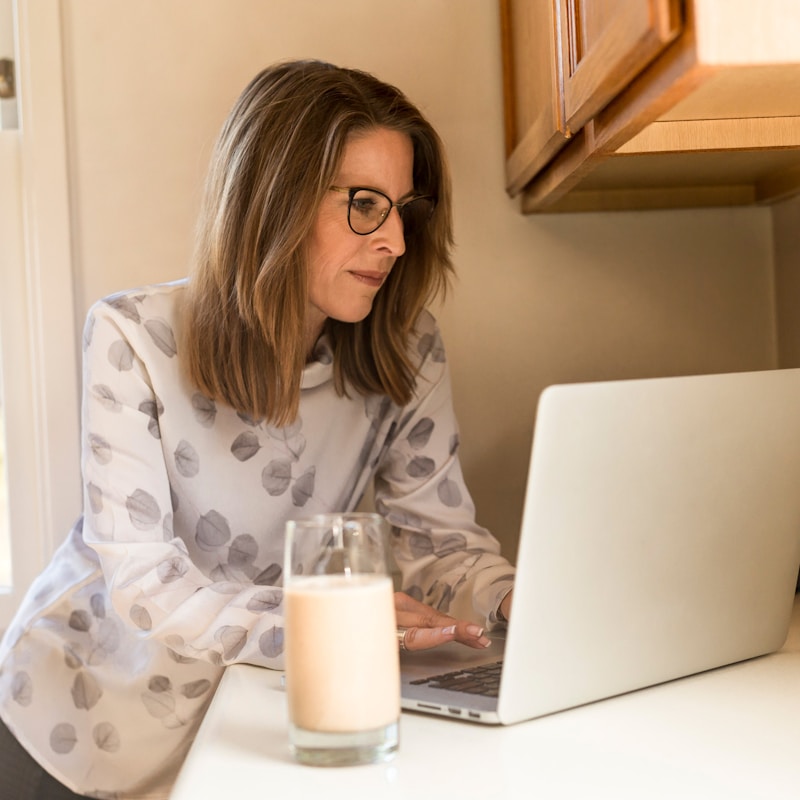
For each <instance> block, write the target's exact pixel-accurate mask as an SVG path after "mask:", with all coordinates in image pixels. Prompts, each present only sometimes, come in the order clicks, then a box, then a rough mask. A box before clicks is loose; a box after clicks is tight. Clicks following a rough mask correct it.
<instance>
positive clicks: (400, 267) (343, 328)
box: [183, 61, 452, 424]
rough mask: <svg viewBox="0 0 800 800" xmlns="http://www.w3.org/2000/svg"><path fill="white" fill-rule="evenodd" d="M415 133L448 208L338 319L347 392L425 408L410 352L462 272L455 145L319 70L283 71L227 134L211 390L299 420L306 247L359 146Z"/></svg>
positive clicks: (242, 405)
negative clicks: (455, 240) (379, 283)
mask: <svg viewBox="0 0 800 800" xmlns="http://www.w3.org/2000/svg"><path fill="white" fill-rule="evenodd" d="M375 128H389V129H391V130H395V131H399V132H402V133H405V134H407V135H408V136H409V138H410V139H411V142H412V144H413V149H414V167H413V169H414V175H413V178H414V191H415V192H416V193H418V194H425V195H430V196H431V197H433V198H435V200H436V206H435V210H434V212H433V216H432V217H431V220H430V222H429V224H428V225H427V226H422V227H420V228H419V229H418V230H414V231H409V233H408V234H407V236H406V251H405V253H404V254H403V255H402V256H400V257H399V258H398V260H397V263H396V266H395V268H394V269H393V270H392V271H391V274H390V276H389V278H388V280H387V281H386V283H385V284H384V286H383V287H382V288H381V290H380V292H378V295H377V296H376V298H375V301H374V304H373V309H372V311H371V312H370V314H369V315H368V316H367V317H366V318H365V319H364V320H362V321H361V322H358V323H342V322H338V321H336V320H332V319H329V320H328V321H327V322H326V331H327V333H328V335H329V337H330V340H331V344H332V347H333V352H334V376H335V378H334V380H335V385H336V390H337V391H338V392H339V393H340V394H345V393H346V392H347V388H348V387H352V388H353V389H354V390H356V391H357V392H360V393H362V394H371V393H377V394H385V395H388V396H389V397H390V398H391V399H392V400H393V401H394V402H396V403H398V404H400V405H403V404H405V403H408V402H409V400H410V399H411V396H412V393H413V391H414V385H415V370H414V367H413V364H412V362H411V361H410V359H409V356H408V338H409V335H410V333H411V332H412V330H413V325H414V322H415V320H416V318H417V315H418V314H419V312H420V311H421V310H422V308H423V307H424V306H425V305H426V304H427V303H428V302H429V301H430V300H431V299H432V298H433V297H434V296H436V295H437V294H438V293H440V292H442V293H443V292H444V291H445V289H446V287H447V282H448V277H449V273H450V272H451V270H452V264H451V261H450V248H451V246H452V219H451V204H450V180H449V175H448V171H447V166H446V163H445V158H444V152H443V148H442V144H441V141H440V139H439V137H438V135H437V134H436V132H435V131H434V129H433V128H432V127H431V125H430V124H429V123H428V122H427V120H426V119H425V118H424V117H423V116H422V114H421V113H420V112H419V111H418V109H417V108H415V107H414V105H412V104H411V103H410V102H409V101H408V100H407V99H406V97H405V96H404V95H403V94H402V93H401V92H400V91H399V90H398V89H396V88H395V87H393V86H390V85H387V84H385V83H383V82H381V81H379V80H377V79H376V78H375V77H373V76H372V75H369V74H367V73H365V72H361V71H357V70H352V69H343V68H339V67H335V66H333V65H330V64H326V63H324V62H319V61H293V62H287V63H281V64H277V65H275V66H272V67H269V68H267V69H265V70H263V71H262V72H261V73H259V74H258V75H257V76H256V77H255V78H254V79H253V80H252V81H251V82H250V84H249V85H248V86H247V87H246V88H245V90H244V91H243V92H242V94H241V96H240V97H239V99H238V100H237V101H236V103H235V105H234V106H233V109H232V110H231V112H230V114H229V115H228V118H227V120H226V121H225V123H224V125H223V127H222V131H221V133H220V136H219V139H218V141H217V144H216V147H215V150H214V154H213V157H212V161H211V166H210V169H209V174H208V178H207V181H206V188H205V197H204V203H203V207H202V210H201V214H200V218H199V223H198V235H197V245H196V252H195V260H194V268H193V271H192V275H191V278H190V281H189V291H188V297H187V305H186V308H185V315H184V325H183V329H184V337H183V348H184V352H185V354H186V363H187V368H188V371H189V376H190V378H191V380H192V381H193V383H195V384H196V385H197V387H198V388H199V389H200V390H201V391H203V392H204V393H205V394H207V395H208V396H209V397H212V398H214V399H216V400H222V401H224V402H225V403H227V404H229V405H230V406H232V407H233V408H234V409H236V410H237V411H239V412H242V413H246V414H248V415H250V416H251V417H253V418H254V419H260V418H265V419H267V420H269V421H270V422H272V423H274V424H285V423H287V422H289V421H291V420H293V419H294V418H295V417H296V415H297V409H298V406H299V402H300V380H301V376H302V370H303V367H304V365H305V360H306V352H305V349H304V337H303V332H304V320H305V313H306V304H307V296H308V289H307V265H306V242H307V240H308V237H309V233H310V231H311V228H312V226H313V224H314V220H315V218H316V215H317V211H318V209H319V206H320V203H321V202H322V199H323V197H324V195H325V193H326V192H327V191H328V188H329V187H330V185H331V183H332V182H333V180H334V178H335V175H336V172H337V169H338V166H339V162H340V160H341V157H342V153H343V151H344V147H345V144H346V143H347V141H348V138H349V137H351V136H353V135H358V134H362V133H364V132H367V131H369V130H372V129H375Z"/></svg>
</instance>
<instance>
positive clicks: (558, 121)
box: [500, 0, 568, 195]
mask: <svg viewBox="0 0 800 800" xmlns="http://www.w3.org/2000/svg"><path fill="white" fill-rule="evenodd" d="M556 2H557V0H500V12H501V23H502V37H503V73H504V94H505V129H506V156H507V158H508V160H507V162H506V178H507V186H508V191H509V193H510V194H512V195H513V194H517V193H518V192H519V191H520V190H521V189H522V188H523V187H524V186H525V184H526V183H527V182H528V181H529V180H530V179H531V178H532V177H533V176H534V175H535V174H536V173H537V172H538V171H539V170H540V169H541V168H542V167H543V166H544V165H545V164H547V162H548V161H549V160H550V159H551V158H552V157H553V155H555V153H557V152H558V151H559V150H560V149H561V148H562V147H563V146H564V144H565V143H566V141H567V139H568V134H567V131H566V125H565V124H564V114H563V104H562V102H561V75H560V71H559V67H560V63H561V59H560V57H559V55H558V48H559V47H560V44H561V42H560V39H559V37H558V35H557V28H556V17H555V3H556Z"/></svg>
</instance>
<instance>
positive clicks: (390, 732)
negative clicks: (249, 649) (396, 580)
mask: <svg viewBox="0 0 800 800" xmlns="http://www.w3.org/2000/svg"><path fill="white" fill-rule="evenodd" d="M387 541H388V537H387V530H386V523H385V522H384V520H383V518H382V517H380V516H379V515H377V514H366V513H347V514H318V515H316V516H313V517H309V518H306V519H297V520H290V521H289V522H288V523H287V525H286V554H285V567H284V601H285V607H286V621H285V624H286V650H285V657H286V691H287V696H288V707H289V746H290V749H291V751H292V754H293V756H294V758H295V759H296V760H297V761H299V762H300V763H303V764H313V765H317V766H343V765H353V764H368V763H375V762H378V761H385V760H387V759H389V758H391V757H392V756H393V755H394V753H395V752H396V750H397V747H398V726H399V716H400V665H399V653H398V647H397V636H396V623H395V612H394V592H393V586H392V579H391V576H390V574H389V568H388V563H387V558H386V548H387Z"/></svg>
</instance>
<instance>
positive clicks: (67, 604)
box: [0, 281, 513, 798]
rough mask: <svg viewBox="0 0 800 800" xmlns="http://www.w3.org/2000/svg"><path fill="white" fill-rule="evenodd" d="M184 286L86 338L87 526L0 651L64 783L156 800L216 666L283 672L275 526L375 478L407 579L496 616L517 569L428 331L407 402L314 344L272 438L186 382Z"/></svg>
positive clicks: (99, 312)
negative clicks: (287, 415)
mask: <svg viewBox="0 0 800 800" xmlns="http://www.w3.org/2000/svg"><path fill="white" fill-rule="evenodd" d="M185 286H186V284H185V281H181V282H177V283H173V284H163V285H158V286H151V287H146V288H143V289H139V290H135V291H130V292H125V293H122V294H118V295H114V296H112V297H109V298H106V299H105V300H103V301H101V302H99V303H97V304H96V305H95V306H94V307H93V308H92V309H91V311H90V313H89V316H88V319H87V323H86V328H85V334H84V399H83V440H82V450H83V455H82V467H83V483H84V514H83V516H82V517H81V519H80V520H79V521H78V522H77V524H76V525H75V527H74V528H73V529H72V531H71V532H70V534H69V536H68V537H67V539H66V541H65V542H64V543H63V544H62V545H61V547H60V548H59V550H58V551H57V552H56V554H55V556H54V558H53V560H52V562H51V564H50V565H49V566H48V567H47V569H46V570H45V571H44V572H43V573H42V574H41V575H40V577H39V578H37V580H36V581H35V582H34V584H33V585H32V586H31V588H30V590H29V592H28V594H27V596H26V598H25V600H24V601H23V603H22V605H21V607H20V609H19V611H18V613H17V615H16V617H15V619H14V621H13V622H12V624H11V626H10V627H9V629H8V631H7V633H6V636H5V637H4V639H3V641H2V644H0V716H2V718H3V720H4V721H5V723H6V724H7V725H8V727H9V728H10V729H11V730H12V731H13V732H14V734H15V735H16V736H17V738H18V739H19V740H20V742H21V743H22V744H23V745H24V746H25V747H26V748H27V749H28V750H29V751H30V752H31V754H32V755H33V756H34V757H35V758H36V759H37V760H38V761H39V762H40V763H41V764H42V765H43V766H44V767H45V768H46V769H47V770H48V771H49V772H51V773H52V774H53V775H54V776H55V777H56V778H58V779H59V780H60V781H62V782H63V783H64V784H66V785H67V786H68V787H70V788H71V789H72V790H73V791H75V792H78V793H81V794H86V795H89V796H93V797H102V798H167V797H168V796H169V789H170V786H171V784H172V782H173V780H174V778H175V775H176V773H177V770H178V768H179V767H180V765H181V763H182V761H183V758H184V756H185V754H186V751H187V750H188V748H189V746H190V744H191V742H192V740H193V738H194V736H195V733H196V731H197V728H198V726H199V724H200V721H201V720H202V717H203V714H204V713H205V710H206V708H207V706H208V703H209V702H210V700H211V697H212V695H213V693H214V690H215V688H216V686H217V683H218V682H219V679H220V677H221V674H222V670H223V668H224V667H225V666H226V665H228V664H232V663H236V662H242V661H244V662H248V663H251V664H258V665H261V666H264V667H271V668H275V669H281V668H282V666H283V605H282V600H283V595H282V589H281V585H282V580H281V572H282V564H283V529H284V524H285V522H286V520H287V519H289V518H291V517H293V516H298V515H301V514H303V515H304V514H309V513H315V512H322V511H332V510H351V509H353V508H355V507H356V506H357V504H358V503H359V501H360V499H361V497H362V495H363V493H364V491H365V489H366V487H367V486H368V485H369V483H370V481H371V480H373V479H374V487H375V504H376V508H377V509H378V510H379V511H380V513H381V514H383V515H384V516H385V517H386V518H387V520H388V521H389V523H390V525H391V526H392V547H393V555H394V558H395V561H396V563H397V565H398V567H399V570H400V572H401V574H402V586H403V589H404V591H407V592H408V593H409V594H411V595H412V596H414V597H416V598H417V599H419V600H422V601H423V602H425V603H428V604H430V605H433V606H435V607H437V608H439V609H441V610H443V611H447V610H448V609H451V608H453V607H454V604H458V605H459V606H460V607H463V603H464V600H465V598H466V599H467V602H471V603H472V606H473V608H474V610H475V614H476V615H479V616H481V617H484V618H485V619H486V620H487V621H488V623H490V624H491V623H493V622H495V621H496V619H497V618H496V616H495V613H496V609H497V607H498V605H499V603H500V600H501V599H502V598H503V596H504V595H505V594H506V593H507V592H508V591H509V589H510V588H511V583H512V579H513V569H512V567H511V566H510V565H509V564H508V562H506V561H505V560H504V559H503V558H502V557H501V556H500V555H499V546H498V544H497V541H496V540H495V539H494V538H493V537H492V536H491V535H490V534H489V533H488V532H487V531H486V530H485V529H483V528H481V527H479V526H478V525H476V523H475V520H474V508H473V505H472V501H471V499H470V496H469V493H468V491H467V489H466V487H465V485H464V481H463V478H462V474H461V470H460V466H459V462H458V456H457V451H458V430H457V426H456V421H455V418H454V414H453V409H452V402H451V390H450V382H449V376H448V370H447V365H446V360H445V352H444V349H443V346H442V342H441V338H440V335H439V331H438V329H437V327H436V324H435V321H434V319H433V318H432V317H431V316H430V315H429V314H427V313H425V314H423V315H422V316H421V317H420V319H419V320H418V324H417V327H416V334H415V336H414V338H413V340H412V343H411V346H412V352H413V358H414V360H415V363H416V364H418V365H419V368H420V373H419V378H418V382H417V392H416V396H415V397H414V399H413V401H412V402H411V403H410V404H409V405H408V406H407V407H404V408H400V407H398V406H396V405H395V404H393V403H392V402H391V401H390V400H388V399H387V398H385V397H377V396H369V397H366V398H365V397H363V396H361V395H359V394H357V393H354V392H351V396H350V397H340V396H338V395H337V394H336V392H335V390H334V386H333V369H332V354H331V351H330V349H329V348H328V346H327V343H326V341H325V339H324V338H323V339H321V340H320V342H319V344H318V346H317V350H316V353H315V358H316V360H315V361H313V362H312V363H310V364H309V365H308V366H307V368H306V369H305V371H304V374H303V382H302V392H301V401H300V414H299V417H298V418H297V420H296V421H295V422H294V423H293V424H291V425H288V426H286V427H284V428H276V427H273V426H272V425H269V424H267V423H265V422H264V421H262V420H253V419H250V418H248V417H247V416H246V415H242V414H238V413H236V412H235V411H233V410H232V409H231V408H229V407H228V406H225V405H220V404H217V403H215V402H214V401H212V400H209V399H208V398H207V397H205V396H203V395H202V394H201V393H199V392H198V391H197V390H196V389H195V388H194V387H193V386H192V385H190V384H189V383H188V382H187V379H186V377H185V375H184V371H183V370H182V368H181V364H180V354H179V352H178V344H177V343H178V342H179V340H180V339H179V335H178V333H179V332H178V325H179V314H178V310H179V307H180V303H181V299H182V297H183V295H184V291H185Z"/></svg>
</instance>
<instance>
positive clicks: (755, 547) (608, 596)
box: [401, 369, 800, 724]
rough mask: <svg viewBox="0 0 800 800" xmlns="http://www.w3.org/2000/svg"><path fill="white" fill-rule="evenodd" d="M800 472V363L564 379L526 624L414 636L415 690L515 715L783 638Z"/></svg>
mask: <svg viewBox="0 0 800 800" xmlns="http://www.w3.org/2000/svg"><path fill="white" fill-rule="evenodd" d="M798 487H800V369H785V370H768V371H761V372H743V373H733V374H720V375H696V376H688V377H674V378H648V379H640V380H622V381H610V382H597V383H582V384H570V385H557V386H551V387H548V388H547V389H545V391H544V392H543V393H542V395H541V397H540V399H539V402H538V407H537V412H536V424H535V430H534V440H533V448H532V454H531V461H530V468H529V473H528V482H527V490H526V495H525V506H524V511H523V518H522V530H521V533H520V543H519V552H518V558H517V577H516V582H515V589H514V602H513V610H512V615H511V621H510V623H509V625H508V629H507V631H506V632H505V635H504V636H503V635H496V636H494V641H493V643H492V646H491V648H489V649H488V650H487V651H482V652H480V653H478V652H476V651H475V650H472V649H469V648H466V647H463V646H461V645H456V644H449V645H447V646H446V647H443V648H437V649H436V650H432V651H427V652H423V653H403V654H402V658H401V672H402V684H403V685H402V705H403V707H404V708H406V709H412V710H416V711H422V712H428V713H434V714H441V715H444V716H447V717H453V718H457V719H463V720H472V721H475V722H481V723H490V724H511V723H516V722H520V721H523V720H528V719H532V718H535V717H539V716H542V715H545V714H552V713H554V712H558V711H563V710H565V709H569V708H573V707H576V706H580V705H583V704H586V703H591V702H594V701H597V700H602V699H604V698H608V697H612V696H615V695H619V694H623V693H626V692H630V691H633V690H637V689H642V688H644V687H648V686H652V685H655V684H658V683H662V682H665V681H670V680H673V679H675V678H680V677H683V676H686V675H691V674H694V673H698V672H702V671H705V670H709V669H713V668H716V667H720V666H723V665H726V664H731V663H733V662H737V661H742V660H744V659H749V658H753V657H756V656H760V655H764V654H766V653H770V652H773V651H775V650H778V649H780V647H781V646H782V645H783V643H784V641H785V639H786V636H787V633H788V628H789V623H790V616H791V612H792V605H793V601H794V594H795V588H796V583H797V577H798V566H800V491H798ZM500 660H501V661H502V669H501V671H500V673H499V675H498V676H496V677H494V678H490V679H489V684H490V689H489V690H488V692H487V693H486V694H484V693H481V692H484V691H485V690H483V689H481V688H480V684H481V681H480V680H479V679H478V678H473V677H470V676H469V675H467V676H464V675H463V674H462V671H463V670H465V669H466V668H467V667H470V668H471V667H473V666H476V665H478V666H480V665H481V664H494V663H495V662H498V661H500ZM485 671H486V672H489V671H490V670H485ZM442 675H445V677H444V678H442V677H435V679H434V680H430V678H431V676H442ZM492 682H493V685H494V688H493V689H492V688H491V685H492ZM487 694H488V696H487Z"/></svg>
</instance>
